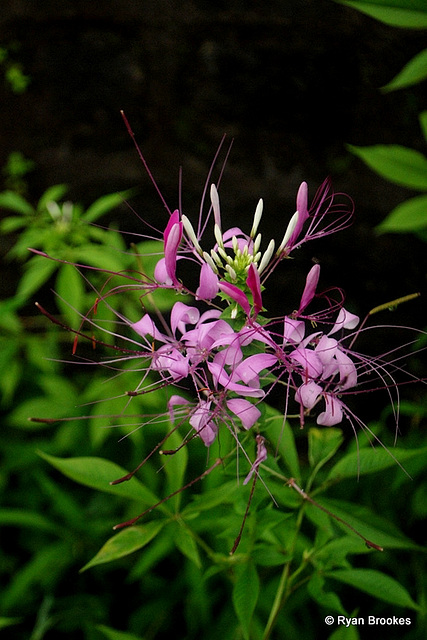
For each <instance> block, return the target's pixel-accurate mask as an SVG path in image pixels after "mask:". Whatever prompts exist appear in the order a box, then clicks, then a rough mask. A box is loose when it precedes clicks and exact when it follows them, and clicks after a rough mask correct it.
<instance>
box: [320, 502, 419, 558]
mask: <svg viewBox="0 0 427 640" xmlns="http://www.w3.org/2000/svg"><path fill="white" fill-rule="evenodd" d="M316 499H317V502H319V504H321V505H322V506H323V507H325V508H326V509H328V510H329V511H330V512H331V513H333V514H334V515H335V516H338V518H341V519H342V520H343V521H344V523H347V524H349V525H350V526H351V527H353V528H354V529H355V530H356V531H358V532H359V533H360V534H361V535H363V536H365V538H367V539H368V540H370V541H371V542H373V543H374V544H378V545H379V546H380V547H383V548H384V549H411V550H413V551H420V550H421V549H420V547H419V546H418V545H416V544H415V543H414V542H412V540H410V539H409V538H406V537H405V536H404V535H403V534H402V533H401V532H400V531H399V530H398V529H397V528H396V527H394V526H393V525H392V523H391V522H390V521H389V520H387V519H385V518H382V517H380V516H379V515H377V514H376V513H374V512H373V511H372V510H371V509H368V508H367V507H362V506H360V505H357V504H354V503H351V502H345V501H343V500H332V499H330V498H328V499H326V498H320V497H319V498H317V497H316ZM334 522H335V523H336V524H337V526H339V527H340V529H342V530H343V531H345V533H346V535H349V529H348V527H347V526H346V525H345V524H344V523H340V522H337V521H336V520H334ZM328 544H332V542H331V543H328ZM359 544H360V552H362V550H365V549H366V547H365V545H364V544H363V541H362V540H360V542H359Z"/></svg>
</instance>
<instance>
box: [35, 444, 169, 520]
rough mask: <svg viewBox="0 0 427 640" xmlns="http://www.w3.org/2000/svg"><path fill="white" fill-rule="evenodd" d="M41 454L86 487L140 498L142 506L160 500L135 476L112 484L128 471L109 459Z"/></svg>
mask: <svg viewBox="0 0 427 640" xmlns="http://www.w3.org/2000/svg"><path fill="white" fill-rule="evenodd" d="M39 455H40V456H41V457H42V458H44V460H46V461H47V462H49V464H51V465H52V466H53V467H55V469H58V470H59V471H61V473H63V474H64V475H65V476H67V478H71V480H74V481H75V482H79V483H80V484H83V485H85V486H86V487H91V488H92V489H98V490H99V491H105V492H106V493H112V494H114V495H116V496H121V497H123V498H128V499H129V500H138V501H139V502H141V504H142V507H150V506H152V505H153V504H156V503H157V502H159V499H158V498H157V496H155V495H154V493H152V492H151V491H150V490H149V489H147V488H146V487H145V486H144V485H143V484H142V483H141V482H140V481H139V480H137V479H136V478H135V477H133V478H131V479H130V480H127V481H125V482H122V483H121V484H114V485H112V484H110V482H112V481H113V480H117V479H118V478H121V477H123V476H125V475H126V474H127V472H126V471H125V470H124V469H122V467H119V466H118V465H117V464H115V463H114V462H110V461H109V460H104V459H103V458H92V457H87V458H86V457H85V458H67V459H64V458H56V457H54V456H50V455H48V454H47V453H43V452H41V451H40V452H39ZM159 508H160V507H159ZM161 508H162V509H163V510H165V509H166V511H167V508H166V507H165V506H164V505H161Z"/></svg>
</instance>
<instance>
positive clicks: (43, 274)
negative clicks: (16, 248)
mask: <svg viewBox="0 0 427 640" xmlns="http://www.w3.org/2000/svg"><path fill="white" fill-rule="evenodd" d="M56 268H57V264H56V262H54V261H53V260H47V259H46V258H43V257H42V256H36V257H35V258H32V259H31V260H30V262H29V263H28V266H27V270H26V272H25V273H24V275H23V276H22V278H21V280H20V282H19V284H18V288H17V291H16V297H17V298H18V299H21V300H22V302H25V301H26V300H28V298H31V296H32V295H34V294H35V293H36V291H38V290H39V289H40V288H41V287H42V286H43V285H44V284H45V283H46V282H47V281H48V280H49V278H50V276H51V275H52V273H53V272H54V271H55V270H56Z"/></svg>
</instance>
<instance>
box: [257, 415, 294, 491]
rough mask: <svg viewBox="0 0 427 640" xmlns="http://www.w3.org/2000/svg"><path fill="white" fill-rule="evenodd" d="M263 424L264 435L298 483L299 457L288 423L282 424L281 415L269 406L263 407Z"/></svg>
mask: <svg viewBox="0 0 427 640" xmlns="http://www.w3.org/2000/svg"><path fill="white" fill-rule="evenodd" d="M265 409H266V413H265V418H264V424H267V425H268V426H267V428H266V435H267V437H268V439H269V440H270V441H271V442H274V443H275V446H277V451H278V453H279V454H280V455H281V457H282V459H283V462H284V463H285V464H286V466H287V467H288V469H289V472H290V475H291V476H292V477H293V478H295V479H296V480H297V481H298V482H299V481H300V479H301V469H300V465H299V456H298V452H297V448H296V445H295V438H294V432H293V430H292V428H291V426H290V424H289V422H284V420H283V414H282V413H281V412H280V411H277V410H276V409H273V407H270V405H266V407H265Z"/></svg>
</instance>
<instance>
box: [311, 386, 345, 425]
mask: <svg viewBox="0 0 427 640" xmlns="http://www.w3.org/2000/svg"><path fill="white" fill-rule="evenodd" d="M324 398H325V404H326V409H325V411H323V412H322V413H319V415H318V416H317V420H316V422H317V424H320V425H322V426H324V427H333V426H334V425H335V424H339V423H340V422H342V419H343V403H342V402H341V400H339V399H338V398H336V397H335V396H334V395H332V394H330V393H325V394H324Z"/></svg>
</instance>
